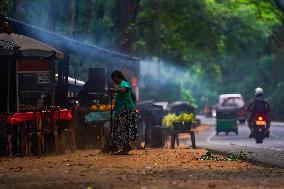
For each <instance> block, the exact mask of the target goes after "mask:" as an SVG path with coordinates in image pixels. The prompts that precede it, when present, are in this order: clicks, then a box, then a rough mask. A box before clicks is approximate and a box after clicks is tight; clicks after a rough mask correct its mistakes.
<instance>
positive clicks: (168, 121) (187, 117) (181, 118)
mask: <svg viewBox="0 0 284 189" xmlns="http://www.w3.org/2000/svg"><path fill="white" fill-rule="evenodd" d="M194 121H195V120H194V115H193V114H187V113H181V114H179V115H176V114H173V113H170V114H168V115H166V116H164V117H163V121H162V123H163V125H164V126H165V127H167V128H172V127H173V122H186V123H193V122H194Z"/></svg>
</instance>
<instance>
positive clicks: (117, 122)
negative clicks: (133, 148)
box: [109, 109, 137, 151]
mask: <svg viewBox="0 0 284 189" xmlns="http://www.w3.org/2000/svg"><path fill="white" fill-rule="evenodd" d="M136 138H137V113H136V112H135V110H132V109H124V110H122V111H120V112H117V113H115V115H114V119H113V126H112V131H111V134H110V141H109V142H110V144H111V145H112V146H113V147H114V148H113V151H121V150H122V149H123V147H124V146H125V145H128V144H129V142H131V141H135V140H136Z"/></svg>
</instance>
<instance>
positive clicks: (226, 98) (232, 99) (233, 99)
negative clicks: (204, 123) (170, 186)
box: [219, 94, 247, 124]
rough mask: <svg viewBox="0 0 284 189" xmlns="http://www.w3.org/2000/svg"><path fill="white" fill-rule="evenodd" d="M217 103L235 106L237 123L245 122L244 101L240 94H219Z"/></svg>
mask: <svg viewBox="0 0 284 189" xmlns="http://www.w3.org/2000/svg"><path fill="white" fill-rule="evenodd" d="M219 105H221V106H232V107H236V109H237V119H238V121H239V123H241V124H244V123H245V122H246V119H247V115H246V111H245V102H244V99H243V97H242V95H241V94H221V95H220V96H219Z"/></svg>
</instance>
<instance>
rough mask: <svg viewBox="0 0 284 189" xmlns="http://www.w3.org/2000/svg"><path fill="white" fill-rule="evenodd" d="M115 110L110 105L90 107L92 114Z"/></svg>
mask: <svg viewBox="0 0 284 189" xmlns="http://www.w3.org/2000/svg"><path fill="white" fill-rule="evenodd" d="M111 109H113V106H111V105H110V104H108V105H107V104H94V105H92V106H91V107H90V110H91V111H92V112H105V111H111Z"/></svg>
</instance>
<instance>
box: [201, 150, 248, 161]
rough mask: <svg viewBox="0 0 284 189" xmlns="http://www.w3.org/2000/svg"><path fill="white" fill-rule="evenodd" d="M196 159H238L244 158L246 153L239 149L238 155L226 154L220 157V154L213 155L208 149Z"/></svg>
mask: <svg viewBox="0 0 284 189" xmlns="http://www.w3.org/2000/svg"><path fill="white" fill-rule="evenodd" d="M196 159H197V160H211V161H239V160H245V159H246V154H245V153H244V152H243V151H242V150H241V151H240V153H239V154H238V155H227V156H225V157H220V156H214V155H213V152H212V151H211V150H208V151H207V152H206V153H205V154H204V155H202V156H201V157H199V158H196Z"/></svg>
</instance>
